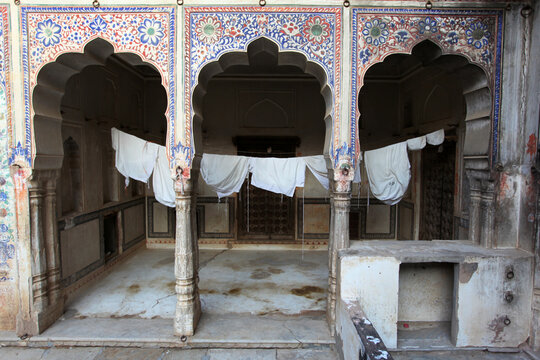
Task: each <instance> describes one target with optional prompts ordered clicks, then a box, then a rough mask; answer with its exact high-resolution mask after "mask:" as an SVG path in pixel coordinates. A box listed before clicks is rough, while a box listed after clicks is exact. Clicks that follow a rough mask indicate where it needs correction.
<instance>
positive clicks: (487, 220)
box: [480, 180, 495, 249]
mask: <svg viewBox="0 0 540 360" xmlns="http://www.w3.org/2000/svg"><path fill="white" fill-rule="evenodd" d="M494 187H495V186H494V183H493V181H488V180H486V181H483V182H482V194H481V197H480V200H481V209H482V216H481V224H480V228H481V234H480V235H481V244H482V246H483V247H485V248H488V249H490V248H492V247H493V221H494V217H495V193H494Z"/></svg>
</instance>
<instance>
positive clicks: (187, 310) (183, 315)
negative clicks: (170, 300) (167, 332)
mask: <svg viewBox="0 0 540 360" xmlns="http://www.w3.org/2000/svg"><path fill="white" fill-rule="evenodd" d="M200 318H201V302H200V300H199V296H198V295H197V296H196V298H195V304H193V306H188V307H178V306H177V307H176V314H175V316H174V335H176V336H193V335H194V334H195V329H196V328H197V324H198V323H199V319H200Z"/></svg>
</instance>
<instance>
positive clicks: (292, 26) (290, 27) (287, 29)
mask: <svg viewBox="0 0 540 360" xmlns="http://www.w3.org/2000/svg"><path fill="white" fill-rule="evenodd" d="M281 32H282V33H284V34H287V35H290V36H298V35H300V28H299V27H298V25H296V23H294V22H292V21H289V22H287V23H285V24H283V27H282V28H281Z"/></svg>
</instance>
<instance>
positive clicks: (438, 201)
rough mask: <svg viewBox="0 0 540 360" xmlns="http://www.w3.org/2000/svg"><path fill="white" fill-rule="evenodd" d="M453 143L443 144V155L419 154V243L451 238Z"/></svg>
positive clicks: (427, 151)
mask: <svg viewBox="0 0 540 360" xmlns="http://www.w3.org/2000/svg"><path fill="white" fill-rule="evenodd" d="M455 144H456V143H455V142H453V141H445V142H444V144H443V148H442V149H443V151H442V152H439V151H438V147H434V146H429V145H428V146H427V147H426V148H425V149H424V150H423V151H422V218H421V221H420V226H421V227H420V239H421V240H438V239H441V240H442V239H444V240H450V239H453V238H454V236H453V234H454V225H453V224H454V178H455V162H456V145H455Z"/></svg>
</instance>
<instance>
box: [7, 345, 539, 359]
mask: <svg viewBox="0 0 540 360" xmlns="http://www.w3.org/2000/svg"><path fill="white" fill-rule="evenodd" d="M392 356H393V357H394V360H538V359H540V357H538V356H536V355H535V354H531V355H527V354H525V353H523V352H521V353H491V352H488V351H470V350H468V351H430V352H417V351H415V352H411V351H407V352H394V353H392ZM0 359H6V360H38V359H39V360H72V359H77V360H128V359H129V360H301V359H305V360H308V359H309V360H337V359H338V357H337V355H336V353H335V352H334V351H332V350H329V349H317V348H310V349H217V348H216V349H140V348H119V347H106V348H105V347H76V348H46V349H41V348H17V347H4V348H2V347H0ZM347 360H349V359H347Z"/></svg>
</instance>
